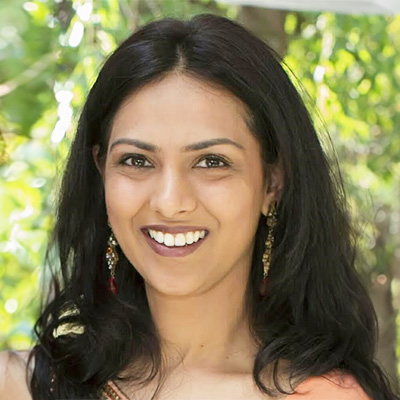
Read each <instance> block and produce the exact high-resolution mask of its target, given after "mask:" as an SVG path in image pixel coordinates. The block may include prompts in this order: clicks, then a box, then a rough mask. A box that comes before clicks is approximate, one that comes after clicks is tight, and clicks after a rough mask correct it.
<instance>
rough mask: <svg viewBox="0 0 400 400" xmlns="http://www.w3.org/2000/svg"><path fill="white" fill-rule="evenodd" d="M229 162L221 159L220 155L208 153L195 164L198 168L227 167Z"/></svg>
mask: <svg viewBox="0 0 400 400" xmlns="http://www.w3.org/2000/svg"><path fill="white" fill-rule="evenodd" d="M229 165H230V163H229V162H228V161H226V160H225V159H223V158H222V157H219V156H215V155H210V156H206V157H204V158H202V159H201V161H200V162H199V163H197V164H196V166H197V167H198V168H208V169H210V168H227V167H229Z"/></svg>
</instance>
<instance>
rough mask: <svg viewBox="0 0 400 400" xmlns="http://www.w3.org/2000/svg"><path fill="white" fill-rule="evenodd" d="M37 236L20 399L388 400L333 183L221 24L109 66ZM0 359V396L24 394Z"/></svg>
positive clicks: (266, 76) (257, 48)
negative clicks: (42, 260) (39, 261)
mask: <svg viewBox="0 0 400 400" xmlns="http://www.w3.org/2000/svg"><path fill="white" fill-rule="evenodd" d="M53 244H54V245H55V246H56V247H57V249H58V255H59V259H60V265H61V273H57V272H54V274H53V286H52V291H51V300H50V301H49V302H48V305H47V307H46V308H45V309H44V311H43V313H42V315H41V317H40V319H39V321H38V323H37V326H36V330H37V334H38V337H39V342H38V344H37V345H36V346H35V348H34V349H33V351H32V352H31V354H30V367H31V375H32V376H31V380H30V382H29V386H30V389H31V391H32V398H33V399H34V400H39V399H52V398H61V399H88V398H99V397H101V398H105V399H117V398H120V399H155V398H157V399H176V400H180V399H185V400H186V399H247V400H249V399H272V398H278V399H282V398H286V399H287V400H289V399H290V400H292V399H293V400H299V399H303V400H310V399H335V400H337V399H348V400H356V399H357V400H361V399H362V400H367V399H379V400H387V399H394V398H396V397H395V395H394V394H393V393H392V392H391V389H390V387H389V384H388V381H387V378H386V377H385V375H384V373H383V372H382V371H381V369H380V368H379V366H378V365H377V364H376V363H375V361H374V358H373V357H374V351H375V340H376V337H375V336H376V321H375V315H374V311H373V308H372V305H371V302H370V300H369V298H368V296H367V294H366V292H365V290H364V288H363V286H362V285H361V284H360V281H359V279H358V277H357V275H356V272H355V269H354V252H355V250H354V245H353V241H352V236H351V229H350V224H349V221H348V216H347V213H346V210H345V200H344V197H343V192H342V185H341V182H340V180H338V179H336V180H334V179H333V175H332V172H331V169H330V167H329V164H328V162H327V158H326V156H325V154H324V152H323V150H322V148H321V145H320V143H319V141H318V139H317V135H316V132H315V130H314V128H313V125H312V123H311V120H310V117H309V115H308V113H307V111H306V108H305V107H304V105H303V103H302V101H301V99H300V97H299V95H298V94H297V92H296V90H295V89H294V87H293V85H292V83H291V82H290V80H289V79H288V77H287V75H286V74H285V72H284V71H283V69H282V67H281V66H280V62H279V60H278V58H277V56H276V55H275V54H274V53H273V51H272V50H271V49H270V48H268V47H267V46H266V45H265V44H264V43H263V42H262V41H261V40H259V39H258V38H256V37H255V36H253V35H252V34H250V33H249V32H248V31H246V30H245V29H244V28H243V27H241V26H240V25H238V24H236V23H234V22H232V21H230V20H228V19H225V18H222V17H218V16H214V15H208V14H204V15H199V16H196V17H194V18H193V19H191V20H190V21H180V20H176V19H170V18H167V19H163V20H160V21H156V22H152V23H149V24H148V25H146V26H144V27H143V28H141V29H139V30H138V31H137V32H136V33H134V34H133V35H132V36H131V37H129V38H128V39H127V40H126V41H125V42H124V43H123V44H122V45H121V46H120V47H119V48H118V49H117V50H116V51H115V52H114V54H113V55H112V56H111V57H110V58H109V59H108V61H107V62H106V63H105V65H104V66H103V68H102V70H101V72H100V74H99V77H98V79H97V81H96V83H95V84H94V86H93V88H92V89H91V91H90V93H89V96H88V99H87V102H86V104H85V107H84V109H83V112H82V115H81V118H80V121H79V126H78V131H77V135H76V138H75V140H74V143H73V145H72V149H71V153H70V157H69V161H68V164H67V167H66V171H65V176H64V180H63V186H62V190H61V197H60V203H59V209H58V214H57V223H56V227H55V234H54V243H53ZM1 365H2V368H3V369H4V371H5V373H4V376H5V378H4V385H3V387H4V389H3V394H2V396H0V397H1V398H2V399H3V398H7V397H6V396H9V397H10V398H11V396H12V397H13V398H16V396H17V395H19V396H20V398H27V399H28V398H30V397H29V393H28V388H27V387H25V386H24V385H22V381H23V372H22V371H23V367H22V365H23V363H22V362H20V361H18V357H16V356H10V355H7V354H3V358H2V363H1ZM15 382H19V383H20V384H19V385H16V384H15ZM16 386H18V387H19V389H16ZM16 390H20V392H18V393H17V392H16ZM10 393H12V395H11V394H10ZM0 394H1V392H0Z"/></svg>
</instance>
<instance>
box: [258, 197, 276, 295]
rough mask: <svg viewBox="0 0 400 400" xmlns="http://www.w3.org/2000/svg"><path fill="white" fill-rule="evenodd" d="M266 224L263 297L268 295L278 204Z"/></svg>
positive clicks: (269, 213) (273, 205)
mask: <svg viewBox="0 0 400 400" xmlns="http://www.w3.org/2000/svg"><path fill="white" fill-rule="evenodd" d="M266 223H267V227H268V235H267V239H266V241H265V250H264V254H263V258H262V262H263V269H264V272H263V278H262V280H261V282H260V285H259V288H258V289H259V292H260V294H261V295H262V296H264V295H265V294H266V287H267V275H268V271H269V266H270V264H271V253H272V247H273V245H274V240H275V236H274V230H275V226H276V223H277V213H276V202H274V203H273V204H272V206H271V208H270V210H269V212H268V215H267V220H266Z"/></svg>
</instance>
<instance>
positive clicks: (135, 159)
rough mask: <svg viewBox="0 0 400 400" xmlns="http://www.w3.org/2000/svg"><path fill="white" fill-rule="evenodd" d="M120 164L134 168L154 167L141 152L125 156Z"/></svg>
mask: <svg viewBox="0 0 400 400" xmlns="http://www.w3.org/2000/svg"><path fill="white" fill-rule="evenodd" d="M120 164H121V165H125V166H128V167H134V168H152V164H151V163H150V162H149V160H147V158H146V157H144V156H142V155H140V154H131V155H129V156H125V157H123V158H122V159H121V161H120Z"/></svg>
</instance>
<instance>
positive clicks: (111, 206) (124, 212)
mask: <svg viewBox="0 0 400 400" xmlns="http://www.w3.org/2000/svg"><path fill="white" fill-rule="evenodd" d="M146 196H147V192H146V190H145V188H143V185H141V186H140V188H139V187H138V185H137V184H135V183H134V182H133V181H132V180H131V179H129V178H127V177H125V176H123V175H120V174H111V173H110V174H109V175H108V176H107V177H106V180H105V201H106V207H107V214H108V215H109V217H110V219H111V218H113V217H114V218H113V219H115V218H117V219H120V218H124V219H126V218H128V219H129V218H130V217H131V216H132V214H134V213H135V212H137V210H138V209H139V208H140V207H141V204H142V203H143V201H144V199H145V197H146ZM116 222H117V223H118V222H119V221H116Z"/></svg>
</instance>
